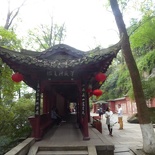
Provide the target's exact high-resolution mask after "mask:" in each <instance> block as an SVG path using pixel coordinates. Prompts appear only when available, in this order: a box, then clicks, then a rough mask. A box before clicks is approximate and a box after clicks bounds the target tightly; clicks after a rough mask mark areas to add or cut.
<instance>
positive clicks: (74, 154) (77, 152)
mask: <svg viewBox="0 0 155 155" xmlns="http://www.w3.org/2000/svg"><path fill="white" fill-rule="evenodd" d="M28 155H97V152H96V148H95V146H69V147H68V146H67V147H66V146H64V147H62V146H61V147H58V146H56V147H31V149H30V150H29V153H28Z"/></svg>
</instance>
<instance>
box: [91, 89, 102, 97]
mask: <svg viewBox="0 0 155 155" xmlns="http://www.w3.org/2000/svg"><path fill="white" fill-rule="evenodd" d="M102 93H103V92H102V90H100V89H95V90H94V91H93V95H95V96H96V98H99V97H100V96H101V95H102Z"/></svg>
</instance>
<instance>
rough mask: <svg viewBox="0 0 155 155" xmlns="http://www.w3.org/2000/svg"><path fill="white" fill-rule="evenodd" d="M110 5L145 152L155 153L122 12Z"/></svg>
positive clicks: (154, 139) (113, 0)
mask: <svg viewBox="0 0 155 155" xmlns="http://www.w3.org/2000/svg"><path fill="white" fill-rule="evenodd" d="M110 5H111V8H112V11H113V14H114V17H115V21H116V24H117V27H118V30H119V33H120V36H121V37H123V39H122V52H123V54H124V57H125V61H126V64H127V67H128V69H129V73H130V76H131V80H132V85H133V90H134V96H135V100H136V105H137V111H138V116H139V117H138V118H139V122H140V127H141V131H142V135H143V150H144V151H145V152H146V153H155V134H154V130H153V125H152V124H151V120H150V116H149V112H148V108H147V106H146V101H145V97H144V92H143V89H142V83H141V79H140V75H139V71H138V68H137V65H136V62H135V60H134V58H133V55H132V51H131V47H130V41H129V36H128V34H127V29H126V27H125V23H124V20H123V17H122V14H121V12H120V9H119V6H118V2H117V0H110Z"/></svg>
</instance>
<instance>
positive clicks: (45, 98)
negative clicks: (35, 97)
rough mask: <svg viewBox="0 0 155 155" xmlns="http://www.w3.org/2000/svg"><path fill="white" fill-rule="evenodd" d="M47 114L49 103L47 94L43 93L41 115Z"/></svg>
mask: <svg viewBox="0 0 155 155" xmlns="http://www.w3.org/2000/svg"><path fill="white" fill-rule="evenodd" d="M48 112H49V102H48V95H47V92H43V113H44V114H47V113H48Z"/></svg>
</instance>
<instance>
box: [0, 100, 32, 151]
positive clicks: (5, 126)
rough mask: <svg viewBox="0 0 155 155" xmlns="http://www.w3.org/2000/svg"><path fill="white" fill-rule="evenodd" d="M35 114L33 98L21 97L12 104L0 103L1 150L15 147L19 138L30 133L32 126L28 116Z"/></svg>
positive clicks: (25, 136)
mask: <svg viewBox="0 0 155 155" xmlns="http://www.w3.org/2000/svg"><path fill="white" fill-rule="evenodd" d="M33 114H34V102H33V100H32V99H25V98H21V99H19V100H18V101H17V102H14V103H12V104H11V105H10V106H6V105H0V139H2V138H4V137H5V140H3V141H0V150H1V151H0V154H1V152H6V151H8V148H11V147H14V146H15V145H17V143H18V142H19V139H24V138H27V136H29V135H30V132H31V127H30V124H29V121H28V117H29V116H31V115H33Z"/></svg>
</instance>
